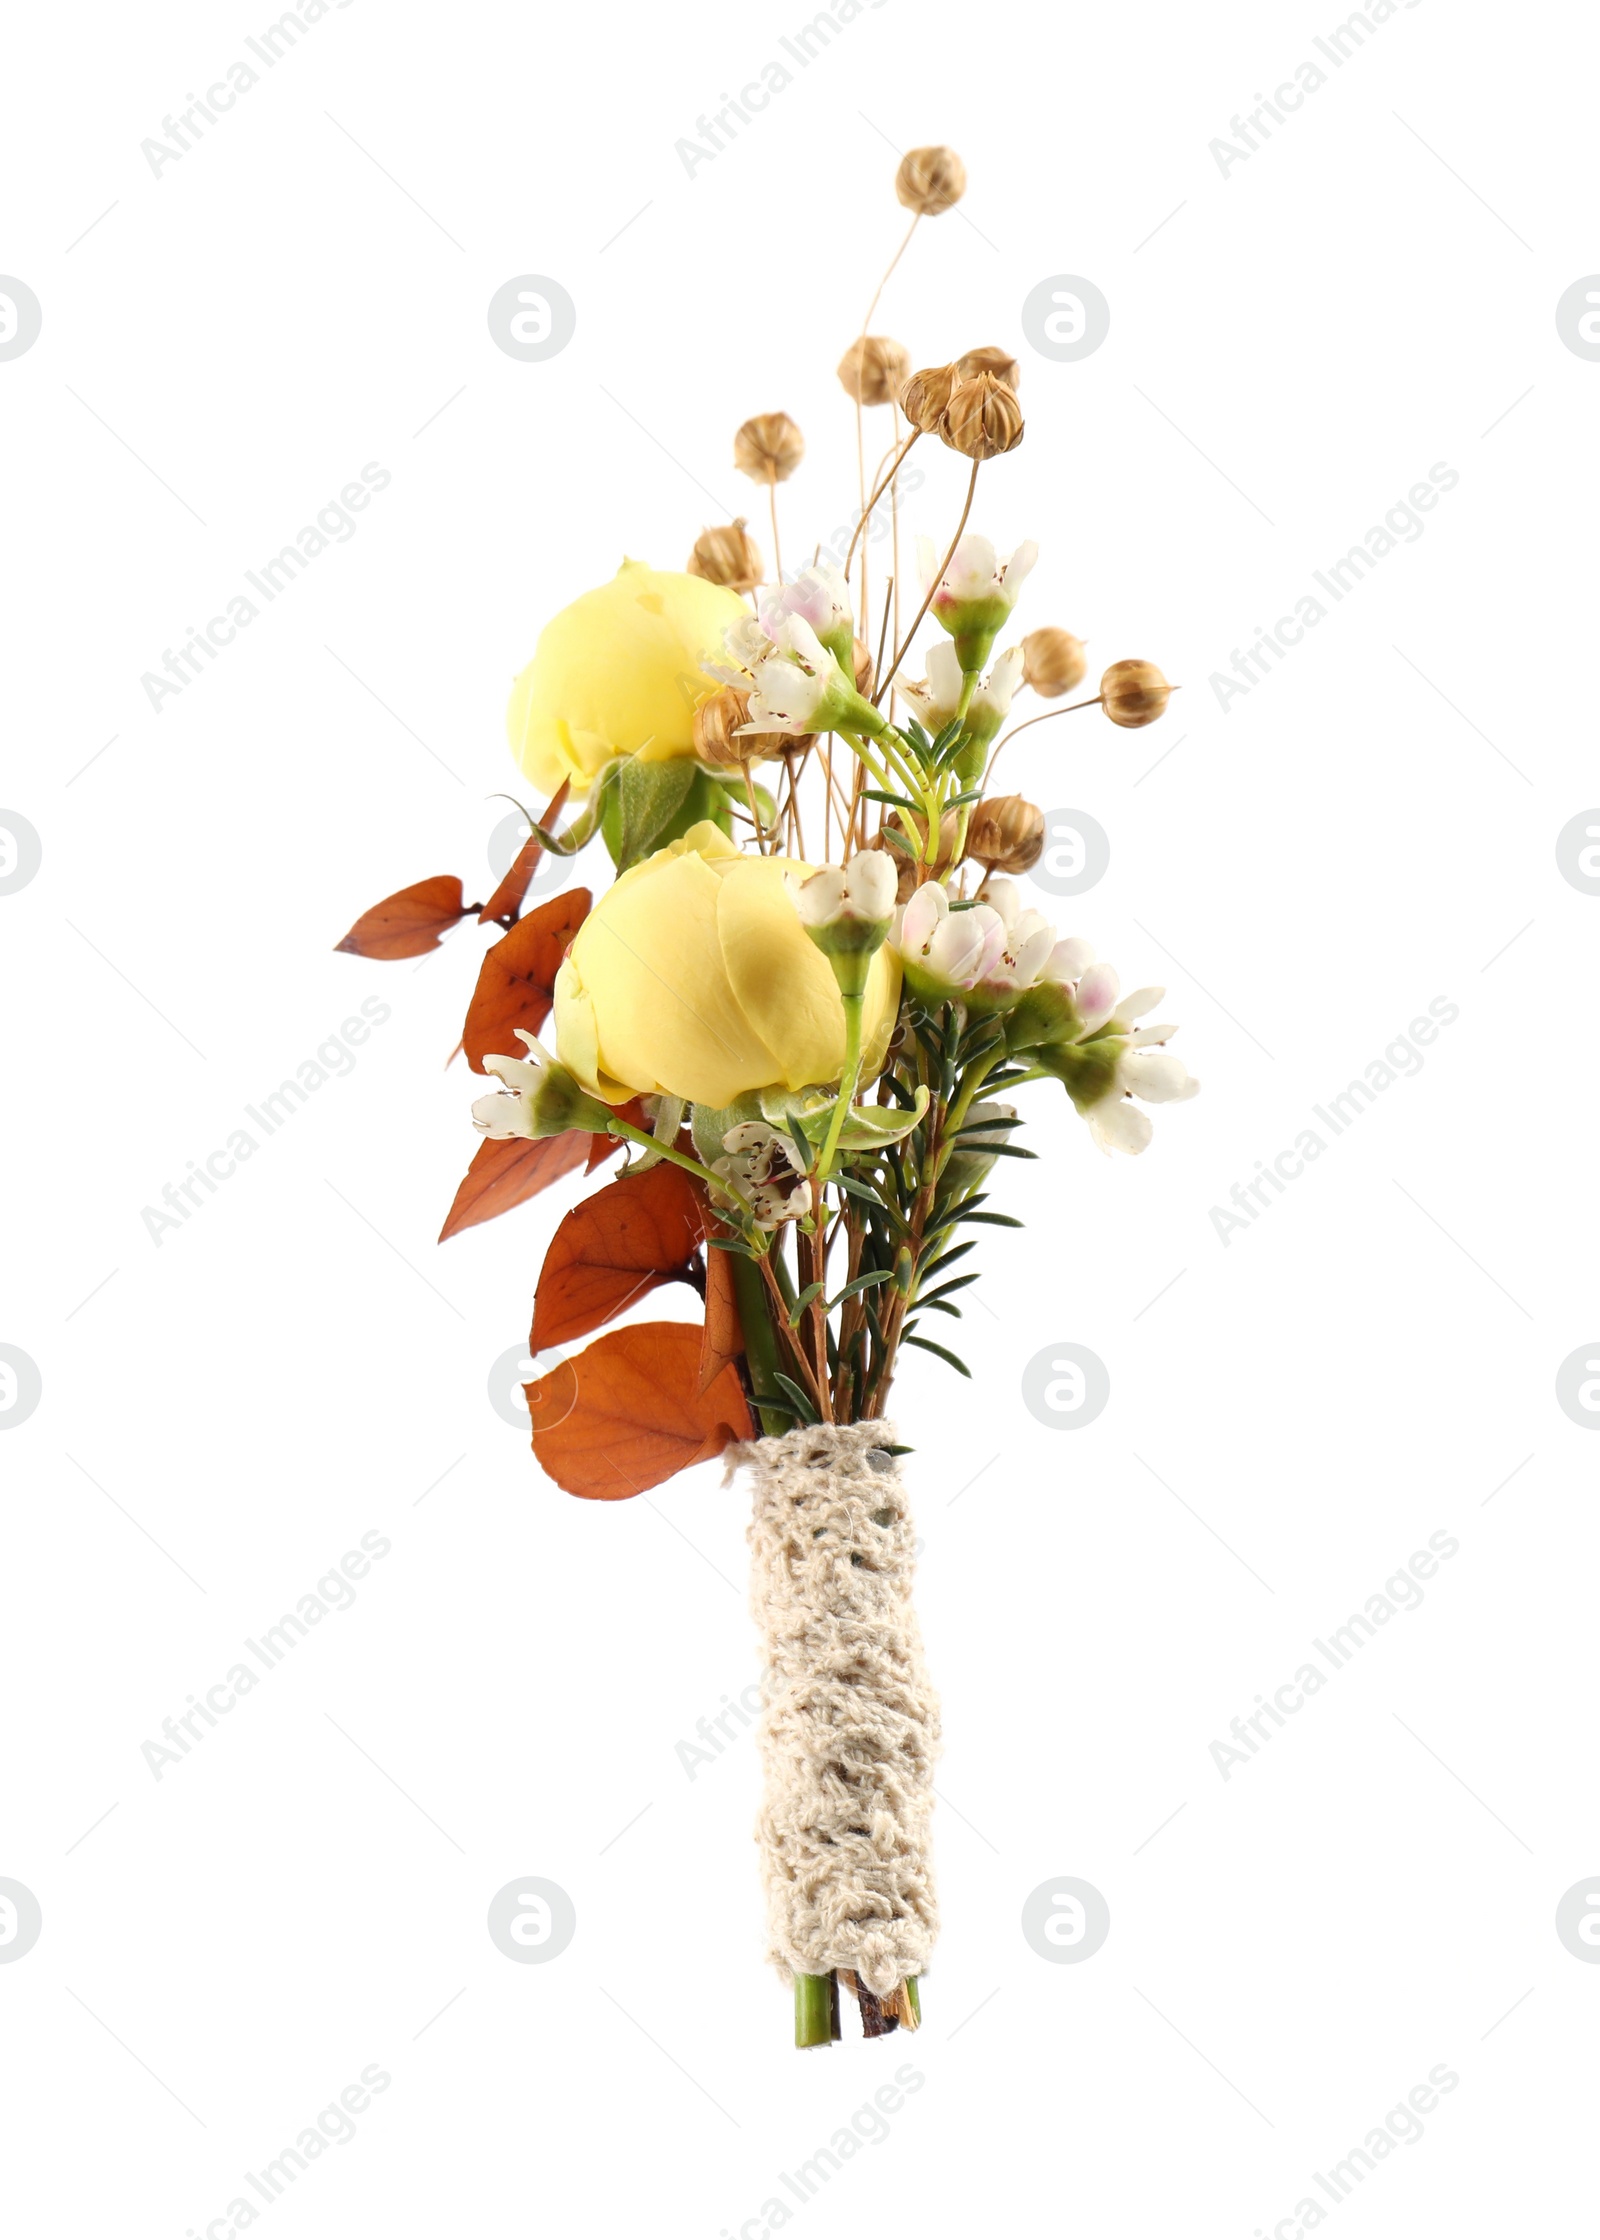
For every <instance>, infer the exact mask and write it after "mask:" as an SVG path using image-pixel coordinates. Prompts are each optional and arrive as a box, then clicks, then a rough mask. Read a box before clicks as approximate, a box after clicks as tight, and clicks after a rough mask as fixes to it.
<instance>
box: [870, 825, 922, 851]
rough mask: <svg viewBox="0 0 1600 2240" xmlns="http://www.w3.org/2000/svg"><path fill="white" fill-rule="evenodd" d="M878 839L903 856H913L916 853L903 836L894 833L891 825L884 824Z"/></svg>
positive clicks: (902, 834)
mask: <svg viewBox="0 0 1600 2240" xmlns="http://www.w3.org/2000/svg"><path fill="white" fill-rule="evenodd" d="M878 837H879V839H880V840H882V841H884V842H885V843H886V844H887V845H888V846H889V847H891V848H898V849H899V850H900V853H901V854H902V855H903V856H914V855H915V854H916V852H917V851H916V849H915V848H913V846H912V845H911V842H910V841H909V840H908V839H907V838H906V836H905V834H904V833H903V832H896V831H895V829H894V826H893V825H892V824H886V825H885V826H884V828H883V830H882V832H881V833H880V834H879V835H878Z"/></svg>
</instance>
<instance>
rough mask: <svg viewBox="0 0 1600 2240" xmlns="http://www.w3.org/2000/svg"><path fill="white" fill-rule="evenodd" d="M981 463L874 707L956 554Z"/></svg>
mask: <svg viewBox="0 0 1600 2240" xmlns="http://www.w3.org/2000/svg"><path fill="white" fill-rule="evenodd" d="M982 463H983V462H982V461H981V460H980V459H974V460H973V462H972V472H971V474H970V475H969V476H968V477H967V502H966V504H965V505H964V506H963V507H962V508H961V519H960V520H959V521H958V522H957V523H956V533H955V535H954V536H953V537H952V538H951V539H950V549H949V551H948V552H947V553H946V554H945V556H944V558H943V559H942V560H941V561H940V562H939V565H938V567H937V569H936V570H935V571H934V577H933V581H932V582H931V583H930V584H929V586H928V588H927V591H926V593H925V594H924V597H923V601H922V604H921V606H920V607H918V609H917V612H916V617H915V619H914V620H913V622H912V625H911V628H910V629H909V630H908V631H907V632H906V634H905V636H904V637H903V638H902V639H901V641H900V643H899V644H898V645H897V646H896V647H895V649H894V659H893V660H892V661H891V662H890V664H889V666H888V668H887V669H885V670H883V671H882V672H881V673H882V676H883V679H884V681H883V683H882V684H880V685H879V687H878V689H877V691H876V692H875V693H874V694H873V696H872V705H873V706H874V707H876V706H877V705H878V702H879V701H880V700H881V699H882V698H883V696H884V694H885V693H886V692H887V691H888V689H889V680H890V679H891V678H892V677H893V676H894V674H895V671H896V670H897V669H898V668H899V666H900V664H901V662H902V661H904V659H905V657H906V655H907V654H908V653H909V652H910V650H911V641H912V639H913V638H914V637H915V636H916V634H917V632H918V631H919V630H920V629H921V628H922V618H923V616H924V615H925V614H926V613H927V611H928V609H929V608H930V607H931V606H932V605H933V595H934V593H935V592H936V591H937V590H938V588H939V586H940V584H941V583H943V581H944V572H945V570H946V568H948V567H949V565H950V563H951V561H952V560H953V559H954V558H955V556H956V546H957V545H958V544H959V543H960V542H961V533H962V531H963V530H964V529H965V528H966V525H967V515H968V514H969V513H970V512H971V511H972V498H973V493H974V491H975V490H976V489H977V487H978V469H979V467H980V466H981V465H982Z"/></svg>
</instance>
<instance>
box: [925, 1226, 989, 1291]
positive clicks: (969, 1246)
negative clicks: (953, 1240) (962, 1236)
mask: <svg viewBox="0 0 1600 2240" xmlns="http://www.w3.org/2000/svg"><path fill="white" fill-rule="evenodd" d="M977 1249H978V1240H977V1238H976V1237H968V1239H967V1241H966V1243H965V1244H953V1245H952V1246H951V1247H950V1250H949V1251H948V1252H941V1253H940V1255H939V1257H938V1259H937V1260H934V1261H931V1262H930V1263H929V1265H928V1266H927V1267H926V1268H924V1269H923V1271H922V1280H923V1282H924V1283H926V1282H927V1280H928V1278H929V1277H930V1276H936V1275H937V1274H938V1273H939V1270H940V1269H941V1268H952V1267H954V1266H955V1263H956V1262H957V1261H958V1260H964V1259H965V1258H966V1256H967V1254H968V1253H969V1252H976V1251H977Z"/></svg>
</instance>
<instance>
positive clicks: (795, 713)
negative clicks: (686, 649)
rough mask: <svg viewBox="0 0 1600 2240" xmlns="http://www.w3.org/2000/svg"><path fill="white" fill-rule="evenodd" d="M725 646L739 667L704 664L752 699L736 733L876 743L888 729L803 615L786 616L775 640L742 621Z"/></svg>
mask: <svg viewBox="0 0 1600 2240" xmlns="http://www.w3.org/2000/svg"><path fill="white" fill-rule="evenodd" d="M723 644H724V646H725V647H726V648H727V651H728V653H729V654H730V655H731V656H732V658H733V661H734V662H735V663H736V664H737V666H736V667H735V668H734V669H731V670H730V669H729V668H728V667H726V666H725V665H724V664H723V663H721V662H707V663H706V667H707V669H708V670H709V671H710V673H711V674H712V675H713V676H715V677H718V678H720V679H721V681H722V682H723V683H724V684H731V685H734V686H736V687H737V688H738V689H739V690H740V691H742V692H748V694H749V695H750V721H749V722H748V723H746V724H741V725H740V726H739V730H740V731H781V732H786V733H788V734H789V736H790V737H792V738H803V737H804V736H805V734H806V733H807V732H812V731H841V730H844V731H856V732H862V733H864V734H866V735H867V736H868V737H871V738H877V737H878V736H879V735H880V734H881V733H882V732H883V731H885V730H887V729H888V722H887V719H886V718H885V717H883V716H881V715H880V714H879V713H878V711H877V709H876V708H874V707H873V706H872V705H871V703H870V702H869V701H866V700H864V699H863V698H862V697H861V695H860V693H859V692H857V690H856V688H855V686H854V684H853V683H852V682H851V680H850V679H849V678H848V677H847V676H846V675H845V673H844V671H843V670H842V669H841V668H840V666H839V664H838V662H837V661H836V660H835V659H834V657H833V655H832V654H831V653H830V652H829V651H828V649H827V647H826V646H825V645H824V644H823V643H822V640H821V639H820V638H819V637H818V636H817V633H816V632H815V630H813V628H812V627H811V625H810V623H809V622H807V620H806V618H805V616H804V615H801V614H786V615H784V616H783V617H782V619H781V620H780V621H779V622H778V623H777V624H776V635H773V636H769V635H768V633H767V631H766V630H765V629H763V627H762V625H761V624H760V623H759V622H758V621H756V619H755V617H754V616H753V615H745V616H743V617H741V619H740V620H739V621H738V622H735V623H733V624H731V625H730V627H729V628H728V629H727V631H725V632H724V634H723ZM736 736H737V734H736Z"/></svg>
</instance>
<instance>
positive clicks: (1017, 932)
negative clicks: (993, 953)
mask: <svg viewBox="0 0 1600 2240" xmlns="http://www.w3.org/2000/svg"><path fill="white" fill-rule="evenodd" d="M978 900H979V903H980V905H982V904H987V905H988V907H989V908H990V909H991V910H992V911H993V912H994V913H995V915H996V917H997V918H999V920H1000V922H1001V924H1002V925H1003V926H1004V928H1005V942H1004V946H1003V947H1002V948H1001V951H1000V954H999V955H998V956H997V957H996V958H995V959H994V960H993V962H992V963H991V964H990V965H989V966H988V969H987V970H986V971H985V972H984V974H983V976H982V979H981V982H980V991H981V992H982V993H985V994H987V995H989V996H990V997H991V998H993V999H995V1000H997V1001H1000V1002H1005V1001H1007V1000H1009V999H1010V998H1011V997H1013V996H1017V995H1020V994H1021V993H1022V991H1023V989H1024V988H1031V987H1032V986H1033V984H1034V982H1035V981H1036V980H1037V979H1038V978H1039V977H1040V975H1041V974H1042V973H1044V972H1045V971H1046V970H1047V969H1048V967H1049V964H1050V960H1051V958H1052V956H1053V955H1054V954H1055V950H1056V947H1057V943H1056V929H1055V927H1054V926H1053V925H1052V924H1051V923H1050V920H1049V919H1048V918H1047V917H1045V916H1044V915H1043V913H1042V912H1040V911H1038V910H1025V909H1024V908H1023V906H1022V901H1021V898H1020V896H1019V895H1018V892H1017V884H1016V881H1015V880H1014V879H985V881H984V883H983V885H982V887H981V888H980V889H979V893H978Z"/></svg>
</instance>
